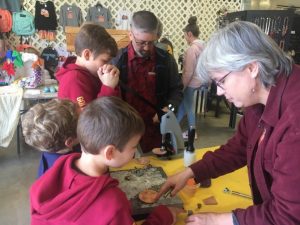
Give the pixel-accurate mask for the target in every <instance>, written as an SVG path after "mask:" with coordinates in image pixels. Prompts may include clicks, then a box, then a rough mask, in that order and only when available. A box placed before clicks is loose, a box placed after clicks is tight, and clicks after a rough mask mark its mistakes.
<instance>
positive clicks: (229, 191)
mask: <svg viewBox="0 0 300 225" xmlns="http://www.w3.org/2000/svg"><path fill="white" fill-rule="evenodd" d="M223 192H224V193H226V194H232V195H236V196H240V197H243V198H248V199H252V196H250V195H247V194H244V193H241V192H237V191H231V190H230V189H229V188H227V187H226V188H224V190H223Z"/></svg>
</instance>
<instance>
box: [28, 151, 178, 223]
mask: <svg viewBox="0 0 300 225" xmlns="http://www.w3.org/2000/svg"><path fill="white" fill-rule="evenodd" d="M79 157H80V154H79V153H73V154H69V155H66V156H62V157H60V158H59V159H58V160H57V161H56V162H55V164H54V166H53V167H51V169H49V170H48V171H47V172H46V173H45V174H44V175H43V176H41V177H40V178H39V179H38V180H37V181H36V182H35V183H34V184H33V185H32V187H31V189H30V202H31V225H67V224H73V225H87V224H88V225H96V224H97V225H102V224H103V225H104V224H110V225H120V224H122V225H132V224H134V220H133V219H132V217H131V206H130V202H129V201H128V200H127V198H126V195H125V193H124V192H123V191H122V190H121V189H120V188H119V187H118V184H119V182H118V181H117V180H116V179H113V178H112V177H111V176H110V175H109V174H105V175H102V176H100V177H90V176H86V175H84V174H82V173H79V172H78V171H77V170H76V169H74V161H75V160H76V159H77V158H79ZM172 222H173V218H172V214H171V212H170V211H169V210H168V208H167V207H165V206H162V205H161V206H158V207H156V208H155V209H154V210H153V212H152V213H151V214H150V215H149V216H148V218H147V219H146V221H145V222H144V223H143V224H144V225H150V224H154V225H156V224H157V225H168V224H172Z"/></svg>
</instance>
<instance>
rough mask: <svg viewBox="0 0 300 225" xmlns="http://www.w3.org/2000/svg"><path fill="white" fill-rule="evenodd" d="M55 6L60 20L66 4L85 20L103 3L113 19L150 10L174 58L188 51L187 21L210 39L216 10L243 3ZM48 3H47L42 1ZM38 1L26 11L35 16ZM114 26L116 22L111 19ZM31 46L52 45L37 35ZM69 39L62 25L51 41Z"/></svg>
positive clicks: (128, 0) (148, 0) (109, 0)
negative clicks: (194, 18)
mask: <svg viewBox="0 0 300 225" xmlns="http://www.w3.org/2000/svg"><path fill="white" fill-rule="evenodd" d="M52 1H53V2H54V4H55V7H56V12H57V17H58V18H59V10H60V7H61V6H62V5H63V4H64V3H68V4H72V3H74V4H76V5H77V6H78V7H79V8H81V11H82V15H83V18H85V17H86V14H87V9H88V8H89V7H90V6H94V5H95V4H96V3H98V2H99V3H101V4H102V5H103V6H104V7H106V8H109V9H110V12H111V14H112V18H116V16H117V12H118V11H119V10H120V9H127V10H130V11H132V12H136V11H139V10H149V11H152V12H153V13H155V15H156V16H157V17H158V18H159V19H160V20H161V22H162V23H163V26H164V30H163V36H167V37H168V38H169V39H170V40H171V42H172V43H173V45H174V54H175V57H177V56H178V54H181V53H182V52H183V50H184V49H186V48H187V44H186V42H185V40H184V35H183V32H182V29H183V28H184V27H185V26H186V25H187V21H188V18H189V17H190V16H194V15H196V16H197V17H198V24H199V26H200V38H201V39H202V40H205V41H206V40H208V39H209V37H210V35H211V33H212V32H214V31H215V29H216V25H217V22H216V18H217V13H216V12H217V11H218V10H220V9H221V8H223V7H226V8H227V9H228V10H229V11H230V12H231V11H238V10H240V7H241V0H164V1H161V0H101V1H95V0H52ZM41 2H45V1H41ZM35 3H36V1H35V0H23V5H24V8H25V10H27V11H29V12H31V13H32V14H33V15H34V13H35V9H34V8H35ZM112 22H113V24H114V19H113V20H112ZM30 39H31V44H32V45H33V46H35V47H36V48H38V49H40V50H42V49H43V48H45V47H46V46H47V45H49V42H48V41H46V40H41V39H39V37H38V35H37V34H35V35H33V36H32V37H31V38H30ZM65 40H66V37H65V34H64V33H63V29H62V27H61V26H59V27H58V30H57V35H56V41H55V42H50V44H52V45H53V46H56V45H57V44H59V45H62V44H64V43H65ZM9 42H10V44H11V45H12V46H14V45H16V44H18V43H19V42H20V38H19V37H18V36H15V35H14V34H11V35H10V38H9Z"/></svg>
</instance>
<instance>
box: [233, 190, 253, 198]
mask: <svg viewBox="0 0 300 225" xmlns="http://www.w3.org/2000/svg"><path fill="white" fill-rule="evenodd" d="M231 194H233V195H237V196H241V197H244V198H249V199H252V196H250V195H247V194H243V193H240V192H237V191H231Z"/></svg>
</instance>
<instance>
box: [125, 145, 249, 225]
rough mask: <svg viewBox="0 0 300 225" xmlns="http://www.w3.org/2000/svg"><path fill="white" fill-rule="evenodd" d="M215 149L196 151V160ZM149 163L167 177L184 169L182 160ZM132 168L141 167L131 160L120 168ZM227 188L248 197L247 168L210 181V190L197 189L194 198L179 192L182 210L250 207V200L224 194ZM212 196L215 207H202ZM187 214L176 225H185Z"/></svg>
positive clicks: (197, 210)
mask: <svg viewBox="0 0 300 225" xmlns="http://www.w3.org/2000/svg"><path fill="white" fill-rule="evenodd" d="M216 148H217V147H212V148H205V149H199V150H197V151H196V156H197V159H201V158H202V156H203V154H204V153H205V152H207V151H211V150H214V149H216ZM149 158H150V163H151V164H152V165H153V166H160V167H162V168H163V169H164V171H165V172H166V174H167V175H168V176H170V175H173V174H174V173H176V172H179V171H182V170H183V169H184V166H183V159H182V158H179V159H172V160H161V159H159V158H156V157H149ZM134 167H137V168H139V167H142V166H141V165H139V164H137V163H136V162H135V160H132V161H131V162H130V163H129V164H128V165H126V166H124V167H123V168H121V169H122V170H125V169H133V168H134ZM225 187H227V188H229V189H230V190H234V191H238V192H241V193H244V194H247V195H250V193H251V192H250V188H249V182H248V175H247V168H246V167H244V168H242V169H239V170H237V171H235V172H233V173H230V174H227V175H224V176H222V177H219V178H217V179H213V180H212V186H211V187H210V188H198V189H197V192H196V193H195V195H194V196H192V197H191V196H188V195H186V194H185V193H184V192H182V191H181V192H179V197H180V198H181V199H182V201H183V203H184V208H185V209H186V210H193V212H194V213H198V212H229V211H231V210H233V209H236V208H247V207H248V206H250V205H252V200H251V199H247V198H243V197H239V196H235V195H231V194H225V193H224V192H223V190H224V188H225ZM210 196H214V197H215V199H216V200H217V202H218V204H217V205H204V203H203V201H202V200H203V199H205V198H208V197H210ZM198 203H200V204H202V207H201V208H200V209H197V204H198ZM186 216H187V214H180V215H179V218H178V222H177V223H176V224H177V225H179V224H185V223H184V220H185V218H186Z"/></svg>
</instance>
